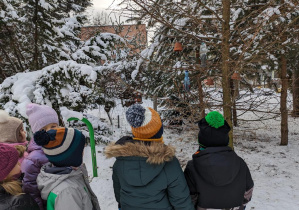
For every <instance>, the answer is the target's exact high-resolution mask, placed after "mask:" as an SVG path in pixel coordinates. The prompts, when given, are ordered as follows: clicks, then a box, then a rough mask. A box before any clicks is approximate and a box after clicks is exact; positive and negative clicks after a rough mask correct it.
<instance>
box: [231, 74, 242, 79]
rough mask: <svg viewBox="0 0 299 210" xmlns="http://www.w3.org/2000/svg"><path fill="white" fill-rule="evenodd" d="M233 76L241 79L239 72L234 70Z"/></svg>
mask: <svg viewBox="0 0 299 210" xmlns="http://www.w3.org/2000/svg"><path fill="white" fill-rule="evenodd" d="M231 78H232V79H233V80H241V76H240V74H239V73H238V72H234V73H233V75H232V77H231Z"/></svg>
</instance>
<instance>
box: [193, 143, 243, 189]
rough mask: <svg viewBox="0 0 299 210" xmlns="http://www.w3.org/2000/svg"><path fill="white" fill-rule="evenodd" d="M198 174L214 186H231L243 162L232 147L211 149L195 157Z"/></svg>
mask: <svg viewBox="0 0 299 210" xmlns="http://www.w3.org/2000/svg"><path fill="white" fill-rule="evenodd" d="M193 161H194V166H195V170H196V172H197V173H198V174H199V175H200V176H201V177H202V178H203V179H204V180H205V181H206V182H208V183H210V184H212V185H214V186H225V185H227V184H230V183H231V182H232V181H233V180H234V179H235V177H236V176H237V175H238V173H239V170H240V165H241V161H240V158H239V157H238V156H237V154H236V153H235V152H234V151H233V150H232V149H231V148H230V147H209V148H207V149H205V150H203V151H201V152H199V153H198V154H194V155H193Z"/></svg>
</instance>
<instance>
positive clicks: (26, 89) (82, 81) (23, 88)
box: [0, 61, 109, 142]
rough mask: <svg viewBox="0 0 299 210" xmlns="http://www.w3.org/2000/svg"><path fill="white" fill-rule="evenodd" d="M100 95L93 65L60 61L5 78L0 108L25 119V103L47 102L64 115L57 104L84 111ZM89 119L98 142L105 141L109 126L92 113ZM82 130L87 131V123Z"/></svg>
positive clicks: (94, 103) (95, 103)
mask: <svg viewBox="0 0 299 210" xmlns="http://www.w3.org/2000/svg"><path fill="white" fill-rule="evenodd" d="M101 94H102V93H101V88H100V87H99V86H97V72H96V71H94V69H93V67H91V66H88V65H84V64H78V63H76V62H75V61H61V62H59V63H57V64H54V65H51V66H48V67H45V68H44V69H42V70H39V71H35V72H28V73H19V74H16V75H14V76H12V77H9V78H7V79H6V80H5V81H4V82H3V83H2V84H1V85H0V108H1V109H5V110H6V111H7V112H9V113H10V115H12V116H15V117H18V118H21V119H22V120H24V121H25V122H27V115H26V105H27V104H28V103H37V104H46V105H49V106H51V107H53V108H54V109H55V110H56V112H57V113H58V115H59V116H60V117H63V116H62V114H61V113H60V107H67V108H68V109H69V110H73V111H77V112H81V113H86V112H87V110H88V109H92V108H94V107H97V102H98V101H99V100H98V99H99V98H100V97H101ZM88 119H92V122H93V124H94V125H93V126H94V127H95V136H96V138H97V139H99V142H100V141H101V140H100V139H102V142H104V141H106V140H107V139H105V137H101V136H102V135H107V134H109V131H108V127H107V126H106V125H104V123H102V122H100V121H99V120H98V121H97V120H96V119H95V118H92V116H88ZM61 120H62V119H61ZM66 120H67V119H64V123H66ZM26 127H27V126H26ZM82 129H83V130H85V131H88V129H87V127H86V126H85V127H83V126H82ZM27 130H28V127H27Z"/></svg>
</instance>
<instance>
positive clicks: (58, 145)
mask: <svg viewBox="0 0 299 210" xmlns="http://www.w3.org/2000/svg"><path fill="white" fill-rule="evenodd" d="M34 141H35V143H36V144H37V145H40V146H42V147H43V151H44V153H45V155H46V156H47V158H48V159H49V161H50V162H51V163H53V164H54V165H55V166H58V167H63V166H74V167H78V166H80V165H81V164H82V154H83V150H84V146H85V136H84V135H83V134H82V133H81V132H80V131H78V130H77V129H73V128H62V127H61V128H56V129H52V130H49V131H47V132H46V131H45V130H42V131H38V132H36V133H34Z"/></svg>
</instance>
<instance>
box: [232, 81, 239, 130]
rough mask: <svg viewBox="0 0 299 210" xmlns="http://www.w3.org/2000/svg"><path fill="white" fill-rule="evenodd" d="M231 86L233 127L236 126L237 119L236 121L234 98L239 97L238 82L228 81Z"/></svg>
mask: <svg viewBox="0 0 299 210" xmlns="http://www.w3.org/2000/svg"><path fill="white" fill-rule="evenodd" d="M230 85H231V95H232V102H233V112H232V115H233V124H234V126H235V127H237V126H238V119H237V107H236V98H237V97H238V96H239V81H238V80H233V79H231V80H230Z"/></svg>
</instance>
